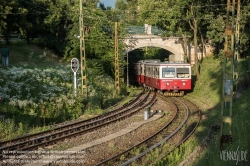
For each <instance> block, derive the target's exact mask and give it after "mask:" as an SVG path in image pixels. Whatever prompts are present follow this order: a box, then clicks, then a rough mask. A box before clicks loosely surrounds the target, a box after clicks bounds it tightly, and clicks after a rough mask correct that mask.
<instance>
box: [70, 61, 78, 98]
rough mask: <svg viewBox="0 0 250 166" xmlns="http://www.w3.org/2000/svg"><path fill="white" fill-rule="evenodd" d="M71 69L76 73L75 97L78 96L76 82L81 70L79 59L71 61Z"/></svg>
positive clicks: (75, 83) (75, 82)
mask: <svg viewBox="0 0 250 166" xmlns="http://www.w3.org/2000/svg"><path fill="white" fill-rule="evenodd" d="M71 69H72V71H73V72H74V91H75V96H77V81H76V73H77V71H78V69H79V61H78V59H77V58H73V59H72V60H71Z"/></svg>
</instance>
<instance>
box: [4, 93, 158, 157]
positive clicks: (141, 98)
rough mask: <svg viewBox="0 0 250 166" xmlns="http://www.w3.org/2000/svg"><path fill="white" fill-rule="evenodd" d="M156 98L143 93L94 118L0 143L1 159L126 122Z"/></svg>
mask: <svg viewBox="0 0 250 166" xmlns="http://www.w3.org/2000/svg"><path fill="white" fill-rule="evenodd" d="M155 97H156V96H155V94H154V95H152V94H151V92H148V93H146V94H145V93H141V94H139V95H138V96H137V97H136V98H135V99H134V100H132V101H130V102H128V103H126V104H124V105H123V106H121V107H119V108H117V109H115V110H113V111H110V112H107V113H105V114H102V115H99V116H96V117H94V118H91V119H88V120H82V121H77V122H73V123H70V124H66V125H61V126H60V125H59V126H57V127H55V128H53V129H51V130H48V131H44V132H41V133H37V134H32V135H26V136H23V137H20V138H16V139H13V140H8V141H4V142H0V152H1V154H0V159H3V158H4V156H8V155H10V154H12V153H13V152H14V151H28V150H37V149H38V147H46V146H48V145H53V144H56V143H57V142H58V141H62V140H65V139H68V138H72V137H76V136H79V135H81V134H85V133H87V132H90V131H93V130H96V129H98V128H101V127H104V126H107V125H109V124H111V123H115V122H117V121H121V120H124V119H126V118H128V117H131V116H132V115H134V114H136V113H137V112H138V111H139V110H141V109H142V108H144V107H147V106H149V105H152V104H153V103H154V102H155ZM3 152H4V154H3ZM17 158H18V156H17Z"/></svg>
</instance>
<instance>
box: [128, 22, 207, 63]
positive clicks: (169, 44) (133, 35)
mask: <svg viewBox="0 0 250 166" xmlns="http://www.w3.org/2000/svg"><path fill="white" fill-rule="evenodd" d="M127 30H128V33H129V35H128V37H127V38H125V39H124V40H123V42H124V43H125V44H126V48H125V54H127V53H128V52H130V51H133V50H135V49H138V48H142V47H158V48H162V49H165V50H168V51H169V52H171V53H170V54H172V55H174V56H172V57H174V59H172V60H171V61H175V62H184V50H183V47H182V44H181V43H182V42H183V38H182V37H174V36H173V37H162V36H161V34H162V33H164V31H162V30H160V29H158V28H157V27H152V26H151V25H148V24H145V26H144V27H139V26H138V27H133V26H132V27H128V28H127ZM209 48H210V47H209V46H207V48H206V49H209ZM210 50H211V49H210ZM207 52H208V51H207ZM201 56H203V53H202V52H201V51H200V50H198V57H199V58H200V57H201ZM187 57H188V59H189V60H190V61H191V64H194V62H195V60H194V47H193V46H192V45H188V46H187Z"/></svg>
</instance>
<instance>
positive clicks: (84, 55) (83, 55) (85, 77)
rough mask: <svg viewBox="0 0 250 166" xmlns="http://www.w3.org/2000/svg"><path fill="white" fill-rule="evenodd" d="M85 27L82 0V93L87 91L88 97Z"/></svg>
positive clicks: (80, 22)
mask: <svg viewBox="0 0 250 166" xmlns="http://www.w3.org/2000/svg"><path fill="white" fill-rule="evenodd" d="M84 28H85V27H84V25H83V12H82V0H80V17H79V30H80V58H81V77H82V95H83V94H84V91H85V93H86V97H88V89H87V73H86V54H85V39H84Z"/></svg>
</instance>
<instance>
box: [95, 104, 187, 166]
mask: <svg viewBox="0 0 250 166" xmlns="http://www.w3.org/2000/svg"><path fill="white" fill-rule="evenodd" d="M177 113H178V110H177V109H176V110H175V113H174V116H173V117H172V119H171V120H170V121H169V122H168V123H167V124H166V125H165V126H164V127H162V128H161V129H160V130H159V131H158V132H156V133H155V134H154V135H152V136H150V137H148V138H147V139H145V140H143V141H142V142H140V143H138V144H136V145H134V146H132V147H131V148H129V149H127V150H125V151H123V152H121V153H119V154H117V155H115V156H112V157H110V158H108V159H106V160H104V161H102V162H100V163H98V164H96V166H100V165H106V164H107V163H108V162H110V161H115V160H117V159H119V158H120V156H122V155H126V154H128V153H129V152H130V151H131V150H133V149H134V148H136V147H139V146H141V145H142V144H144V143H146V142H148V141H149V140H150V139H152V138H153V137H155V136H156V135H158V134H159V133H161V132H162V131H163V130H164V129H166V128H167V127H169V126H170V124H172V123H173V121H174V120H175V119H176V117H177V115H178V114H177ZM188 116H189V114H188V110H187V114H186V118H185V121H186V120H187V119H188ZM184 123H185V122H184ZM182 124H183V123H182ZM182 124H181V125H182ZM178 128H179V127H178ZM170 135H172V134H170Z"/></svg>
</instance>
